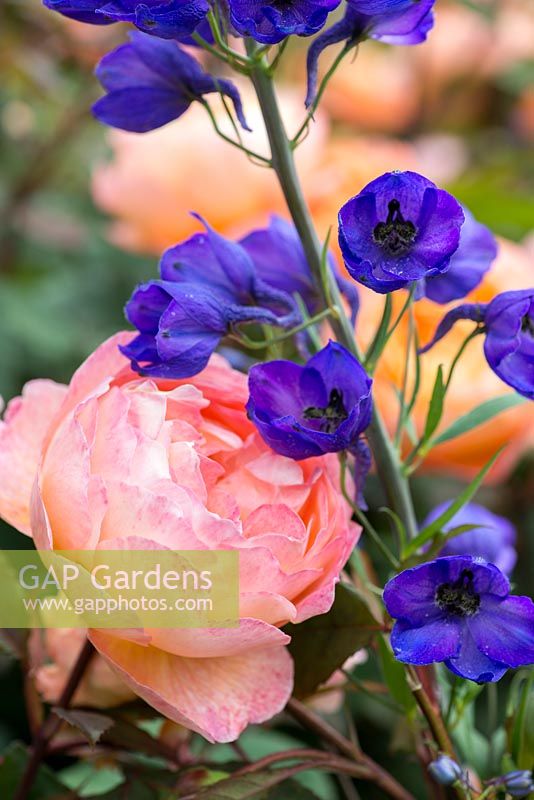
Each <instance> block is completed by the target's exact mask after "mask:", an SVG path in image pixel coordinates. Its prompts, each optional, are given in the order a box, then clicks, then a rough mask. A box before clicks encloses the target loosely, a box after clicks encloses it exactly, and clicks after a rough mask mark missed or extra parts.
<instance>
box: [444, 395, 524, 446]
mask: <svg viewBox="0 0 534 800" xmlns="http://www.w3.org/2000/svg"><path fill="white" fill-rule="evenodd" d="M525 402H526V398H525V397H521V395H519V394H505V395H502V396H501V397H494V398H492V399H491V400H486V401H485V402H484V403H481V404H480V405H479V406H476V408H473V409H472V410H471V411H469V412H468V413H467V414H464V415H463V416H461V417H459V418H458V419H457V420H455V421H454V422H453V423H452V425H449V427H448V428H446V429H445V430H444V431H443V433H440V435H439V436H438V437H437V438H436V439H434V442H433V444H435V445H436V444H442V443H443V442H448V441H450V440H451V439H455V438H456V437H457V436H461V435H462V434H464V433H467V432H468V431H471V430H473V428H477V427H478V426H479V425H483V424H484V423H485V422H488V421H489V420H490V419H493V417H496V416H497V415H498V414H500V413H501V412H503V411H506V410H507V409H509V408H513V407H514V406H518V405H521V404H522V403H525Z"/></svg>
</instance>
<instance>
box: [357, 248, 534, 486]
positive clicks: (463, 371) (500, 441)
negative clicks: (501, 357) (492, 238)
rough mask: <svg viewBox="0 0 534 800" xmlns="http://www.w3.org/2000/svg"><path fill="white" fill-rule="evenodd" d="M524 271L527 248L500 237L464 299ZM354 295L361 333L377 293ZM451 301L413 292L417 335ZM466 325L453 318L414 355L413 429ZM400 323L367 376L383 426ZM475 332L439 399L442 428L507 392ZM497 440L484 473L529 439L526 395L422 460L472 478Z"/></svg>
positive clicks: (483, 294) (496, 289)
mask: <svg viewBox="0 0 534 800" xmlns="http://www.w3.org/2000/svg"><path fill="white" fill-rule="evenodd" d="M532 272H533V261H532V256H531V254H530V253H529V252H528V250H527V249H526V248H525V247H522V246H521V245H518V244H515V243H513V242H509V241H507V240H504V239H501V240H500V241H499V255H498V257H497V259H496V261H495V263H494V264H493V266H492V268H491V269H490V271H489V272H488V273H487V274H486V276H485V278H484V280H483V281H482V283H481V284H480V286H478V287H477V289H475V290H474V291H473V292H471V294H470V295H469V296H468V298H467V300H468V301H471V302H477V301H478V302H482V303H486V302H488V301H489V300H490V299H491V298H492V297H494V296H495V295H496V294H499V293H500V292H503V291H506V290H509V289H519V288H524V287H525V285H527V284H528V281H529V279H530V278H531V276H532ZM362 295H363V302H362V312H361V314H360V318H359V322H358V330H359V331H362V332H365V334H366V335H365V336H364V337H363V338H364V339H366V338H370V336H371V335H372V331H374V330H375V329H376V326H377V324H378V320H379V317H380V314H381V309H382V302H383V300H382V299H381V298H379V297H378V296H377V295H374V294H372V293H371V292H368V291H365V292H363V293H362ZM394 300H395V305H396V307H397V310H398V309H399V308H400V306H401V305H402V303H403V301H404V300H405V294H404V293H402V292H397V293H396V294H395V295H394ZM454 305H456V304H454V303H453V304H451V306H442V305H438V304H436V303H432V302H431V301H429V300H421V301H419V302H417V303H416V304H415V320H416V324H417V330H418V334H419V339H420V341H421V343H425V342H427V341H429V340H430V339H431V337H432V335H433V333H434V331H435V329H436V327H437V325H438V323H439V321H440V320H441V318H442V317H443V316H444V314H445V312H446V310H447V309H448V308H449V307H453V306H454ZM472 328H473V325H472V323H469V322H462V323H460V324H458V325H456V326H455V328H454V329H453V330H452V331H451V333H450V334H448V335H447V337H446V338H445V339H444V340H442V341H441V342H439V343H438V345H436V347H434V348H433V349H432V350H431V351H430V352H428V353H426V354H425V355H424V356H423V357H422V381H421V389H420V394H419V399H418V402H417V403H416V405H415V409H414V422H415V426H416V428H417V430H418V432H419V433H421V432H422V429H423V427H424V423H425V419H426V413H427V410H428V405H429V402H430V397H431V393H432V388H433V383H434V380H435V376H436V371H437V368H438V366H439V365H440V364H443V365H445V369H447V366H448V365H450V363H451V360H452V358H453V357H454V355H455V354H456V352H457V351H458V350H459V348H460V346H461V344H462V342H463V341H464V339H465V337H466V336H467V334H468V333H469V332H470V331H471V330H472ZM407 331H408V322H407V320H406V321H404V322H403V323H401V325H400V326H399V328H398V329H397V331H396V333H395V334H394V336H393V337H392V339H391V341H390V343H389V344H388V347H387V348H386V350H385V352H384V355H383V357H382V359H381V361H380V363H379V367H378V370H377V373H376V378H375V384H374V396H375V400H376V401H377V403H378V404H379V406H380V408H381V409H382V411H383V413H384V415H385V417H386V421H387V423H388V426H389V428H390V429H391V430H394V427H395V424H396V418H397V409H398V400H397V395H396V391H395V387H396V388H397V389H398V388H400V387H401V385H402V375H403V368H404V363H405V350H406V339H407ZM482 339H483V337H482V336H481V337H478V338H476V339H475V340H474V341H472V342H471V343H470V344H469V346H468V348H467V350H466V352H465V353H464V355H463V357H462V359H461V360H460V362H459V365H458V367H457V369H456V371H455V375H454V378H453V381H452V383H451V388H450V390H449V393H448V395H447V402H446V404H445V412H444V416H443V421H442V427H443V428H444V427H446V426H447V425H450V424H451V423H452V422H453V421H454V420H455V419H457V418H458V417H460V416H462V415H463V414H466V413H467V412H468V411H470V410H471V409H472V408H474V407H475V406H476V405H478V404H480V403H482V402H484V401H485V400H490V399H491V398H493V397H497V396H500V395H505V394H510V393H513V390H512V389H510V388H509V387H508V386H506V385H505V384H504V383H502V382H501V381H500V380H499V378H498V377H497V376H496V375H495V373H494V372H492V370H490V368H489V367H488V365H487V363H486V360H485V358H484V355H483V352H482V344H483V342H482ZM505 444H506V445H507V447H506V449H505V450H504V452H503V454H502V455H501V457H500V458H499V460H498V462H497V464H496V465H495V467H494V469H493V470H492V471H491V473H490V475H489V479H490V480H494V481H495V480H499V479H501V478H503V477H504V476H506V474H507V473H508V472H509V471H510V469H511V468H512V467H513V465H514V464H515V463H516V462H517V459H518V457H519V455H520V454H521V453H522V452H524V451H525V450H527V449H529V448H531V447H532V446H533V445H534V418H533V416H532V410H531V408H530V407H529V404H528V403H525V404H524V405H521V406H517V407H515V408H512V409H509V410H508V411H505V412H503V413H502V414H500V415H499V417H498V418H497V420H495V419H494V420H490V421H489V422H487V423H485V424H484V425H481V426H480V427H479V428H476V429H475V430H473V431H471V432H470V433H467V434H464V435H463V436H461V437H459V438H457V439H454V440H451V441H450V442H446V443H444V444H442V445H439V446H438V447H436V448H434V449H433V450H432V451H431V453H430V454H429V455H428V456H427V458H426V460H425V462H424V468H426V469H434V470H439V471H440V472H449V473H452V474H454V475H456V476H458V477H461V478H472V477H473V475H474V474H475V473H476V472H477V471H478V470H480V469H481V468H482V467H483V466H484V464H485V463H486V462H487V461H489V459H490V458H491V456H492V455H494V454H495V452H496V451H497V450H498V449H499V448H500V447H502V446H503V445H505Z"/></svg>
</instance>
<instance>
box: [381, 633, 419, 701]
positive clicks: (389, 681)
mask: <svg viewBox="0 0 534 800" xmlns="http://www.w3.org/2000/svg"><path fill="white" fill-rule="evenodd" d="M378 652H379V655H380V664H381V666H382V673H383V675H384V680H385V681H386V685H387V687H388V689H389V691H390V694H391V696H392V698H393V699H394V700H396V701H397V703H398V704H399V705H400V706H402V707H403V709H404V710H405V711H406V713H407V714H411V713H413V711H414V710H415V707H416V703H415V700H414V697H413V694H412V693H411V691H410V687H409V686H408V682H407V680H406V670H405V668H404V666H403V665H402V664H401V663H400V662H399V661H397V660H396V659H395V656H394V655H393V653H392V651H391V648H390V646H389V645H388V644H387V642H386V640H385V639H384V637H383V636H380V637H379V639H378Z"/></svg>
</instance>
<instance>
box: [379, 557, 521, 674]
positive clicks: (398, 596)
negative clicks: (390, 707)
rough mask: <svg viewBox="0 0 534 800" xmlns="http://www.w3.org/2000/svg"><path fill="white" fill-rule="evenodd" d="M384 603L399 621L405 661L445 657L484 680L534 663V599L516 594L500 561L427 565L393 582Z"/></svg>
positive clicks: (396, 633)
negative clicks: (511, 590)
mask: <svg viewBox="0 0 534 800" xmlns="http://www.w3.org/2000/svg"><path fill="white" fill-rule="evenodd" d="M384 603H385V604H386V608H387V610H388V612H389V614H390V615H391V616H392V617H393V618H394V619H396V620H397V621H396V623H395V625H394V628H393V631H392V634H391V646H392V648H393V652H394V653H395V656H396V658H397V659H398V660H399V661H404V662H406V663H408V664H431V663H433V662H436V661H438V662H439V661H443V662H445V665H446V666H447V667H448V668H449V669H450V670H452V672H454V673H456V674H457V675H460V677H462V678H468V679H469V680H472V681H476V682H478V683H487V682H492V681H497V680H499V679H500V678H501V677H502V676H503V675H504V673H505V672H506V670H507V669H508V668H510V667H520V666H524V665H527V664H532V663H534V603H533V602H532V600H531V599H530V597H516V596H511V595H510V583H509V581H508V578H507V577H506V576H505V575H503V573H502V572H501V571H500V570H499V569H498V568H497V567H496V566H495V565H494V564H486V563H480V562H478V561H477V560H476V559H474V558H472V557H470V556H446V557H444V558H438V559H436V560H435V561H431V562H428V563H426V564H421V565H420V566H418V567H414V568H413V569H407V570H405V571H404V572H401V573H400V574H399V575H397V576H396V577H395V578H393V579H392V580H390V581H389V582H388V583H387V584H386V587H385V589H384Z"/></svg>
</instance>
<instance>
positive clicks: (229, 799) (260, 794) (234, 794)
mask: <svg viewBox="0 0 534 800" xmlns="http://www.w3.org/2000/svg"><path fill="white" fill-rule="evenodd" d="M310 769H311V767H310ZM294 772H295V767H284V768H283V769H273V770H262V771H260V772H251V773H250V774H249V775H241V776H239V777H237V778H235V777H230V778H226V779H225V780H223V781H219V782H218V783H215V784H214V785H213V786H208V787H206V788H205V789H202V790H201V791H200V792H197V794H196V795H195V800H252V798H261V800H271V798H272V797H277V800H281V798H282V797H283V796H284V795H281V794H278V795H276V794H271V792H273V791H274V790H275V787H278V786H279V784H282V783H283V782H284V781H286V780H287V779H288V778H291V776H292V775H293V774H294ZM303 791H307V790H305V789H303ZM290 796H291V797H292V796H293V795H290ZM300 796H301V797H303V798H304V797H306V795H302V794H301V795H300ZM286 797H287V795H286ZM308 797H310V795H309V794H308ZM311 797H313V795H311Z"/></svg>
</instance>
